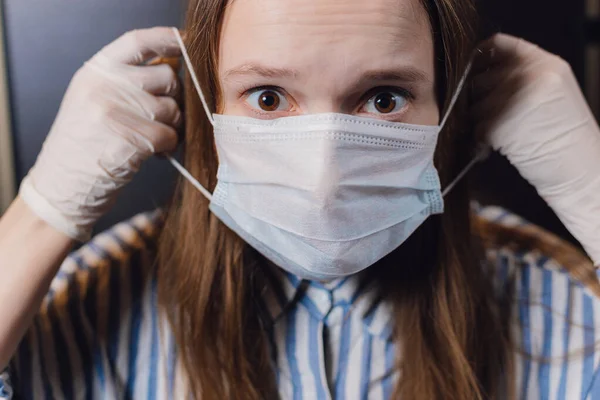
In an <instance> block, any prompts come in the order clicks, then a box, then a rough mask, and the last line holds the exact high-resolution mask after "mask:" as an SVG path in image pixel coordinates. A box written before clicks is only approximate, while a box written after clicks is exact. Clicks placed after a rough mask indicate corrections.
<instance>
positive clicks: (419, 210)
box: [170, 32, 477, 281]
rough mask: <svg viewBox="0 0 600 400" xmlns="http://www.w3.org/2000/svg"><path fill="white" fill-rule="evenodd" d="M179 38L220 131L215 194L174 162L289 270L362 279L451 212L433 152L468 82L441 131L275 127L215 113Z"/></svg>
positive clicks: (297, 120)
mask: <svg viewBox="0 0 600 400" xmlns="http://www.w3.org/2000/svg"><path fill="white" fill-rule="evenodd" d="M177 35H178V39H179V42H180V46H181V50H182V52H183V55H184V59H185V61H186V64H187V67H188V69H189V72H190V74H191V76H192V79H193V81H194V84H195V85H196V89H197V90H198V94H199V95H200V98H201V100H202V104H203V105H204V109H205V111H206V113H207V115H208V118H209V120H210V121H211V123H212V124H213V126H214V135H215V142H216V145H217V152H218V156H219V170H218V174H217V179H218V183H217V187H216V189H215V191H214V193H212V195H211V194H210V193H209V192H208V191H207V190H206V189H205V188H204V187H202V185H200V184H199V183H198V181H197V180H196V179H194V178H193V177H192V176H191V175H190V174H189V173H188V172H187V171H186V170H185V169H184V168H183V167H182V166H181V165H180V164H179V163H178V162H177V161H176V160H174V159H172V158H171V159H170V160H171V162H172V163H173V165H174V166H175V167H176V168H177V169H178V170H179V171H180V172H181V173H182V174H183V175H184V176H185V177H186V178H187V179H188V180H190V182H191V183H192V184H193V185H194V186H196V187H197V188H198V189H199V190H200V191H201V192H202V193H203V194H204V195H205V196H206V197H207V198H208V199H209V200H210V210H211V211H212V212H213V213H214V214H215V215H216V216H217V217H218V218H219V219H220V220H221V221H222V222H223V223H224V224H225V225H227V226H228V227H229V228H230V229H232V230H233V231H234V232H236V233H237V234H238V235H239V236H240V237H241V238H242V239H244V240H245V241H246V242H247V243H249V244H250V245H251V246H252V247H254V248H255V249H256V250H258V251H259V252H260V253H261V254H263V255H264V256H265V257H267V258H268V259H269V260H271V261H272V262H274V263H275V264H276V265H278V266H279V267H281V268H283V269H285V270H286V271H288V272H291V273H292V274H294V275H297V276H299V277H300V278H303V279H309V280H319V281H324V280H329V279H334V278H340V277H344V276H348V275H352V274H356V273H357V272H360V271H362V270H364V269H365V268H367V267H369V266H371V265H372V264H374V263H375V262H377V261H378V260H380V259H381V258H383V257H384V256H386V255H387V254H389V253H390V252H392V251H393V250H394V249H396V248H397V247H398V246H400V245H401V244H402V243H403V242H404V241H405V240H406V239H407V238H408V237H409V236H410V235H411V234H412V233H413V232H414V231H415V230H416V229H417V228H418V227H419V226H420V225H421V224H422V223H423V222H424V221H425V220H426V219H427V218H428V217H429V216H430V215H432V214H439V213H442V212H443V210H444V201H443V194H442V192H441V188H440V180H439V177H438V173H437V170H436V169H435V167H434V165H433V154H434V150H435V146H436V143H437V138H438V134H439V132H440V130H441V129H442V128H443V125H444V123H445V121H446V119H447V115H448V113H449V112H450V110H451V109H452V106H453V105H454V103H455V101H456V98H457V97H458V94H459V93H460V90H461V88H462V86H463V84H464V78H463V80H462V81H461V83H460V84H459V88H458V89H457V93H456V94H455V96H454V98H453V101H452V102H451V105H450V107H449V108H448V111H447V112H446V116H445V117H444V118H443V119H442V124H441V125H440V126H417V125H409V124H404V123H396V122H387V121H382V120H378V119H372V118H362V117H356V116H351V115H345V114H337V113H329V114H315V115H302V116H295V117H286V118H279V119H273V120H260V119H254V118H248V117H239V116H228V115H217V114H215V115H211V113H210V111H209V108H208V106H207V104H206V101H205V99H204V96H203V94H202V90H201V88H200V85H199V84H198V80H197V78H196V76H195V73H194V70H193V67H192V64H191V62H190V59H189V56H188V55H187V52H186V49H185V46H184V44H183V41H182V40H181V37H180V36H179V32H177ZM467 73H468V69H467V72H465V77H466V75H467ZM476 160H477V158H476V159H475V160H474V161H473V162H471V163H470V164H469V165H468V166H467V168H465V170H464V171H463V173H461V174H460V175H459V176H458V177H457V179H456V180H455V182H453V183H452V184H451V185H450V186H449V187H448V188H446V191H445V193H447V191H448V190H450V188H451V187H452V186H453V185H454V184H455V183H456V182H457V181H458V180H459V179H460V178H461V177H462V176H463V175H464V173H465V172H466V171H467V170H468V169H469V168H471V166H472V165H473V164H474V162H475V161H476ZM445 193H444V194H445Z"/></svg>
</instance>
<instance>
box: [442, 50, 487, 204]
mask: <svg viewBox="0 0 600 400" xmlns="http://www.w3.org/2000/svg"><path fill="white" fill-rule="evenodd" d="M475 56H476V53H475V52H474V53H473V54H472V55H471V59H470V60H469V62H468V63H467V66H466V68H465V72H464V73H463V75H462V77H461V78H460V81H459V82H458V85H457V86H456V90H455V91H454V95H453V96H452V98H451V99H450V104H449V105H448V109H447V110H446V113H445V115H444V118H442V122H441V124H440V131H441V130H442V129H444V126H446V122H448V118H449V117H450V115H451V114H452V110H453V108H454V106H455V105H456V102H457V101H458V98H459V97H460V94H461V93H462V90H463V88H464V87H465V83H466V82H467V78H468V77H469V73H470V72H471V68H472V67H473V60H474V59H475ZM489 154H490V149H489V147H488V146H481V147H480V148H478V150H477V154H476V155H475V157H474V158H473V159H472V160H471V161H470V162H469V164H467V166H466V167H465V168H463V170H462V171H461V172H460V173H459V174H458V176H457V177H456V178H454V180H452V182H450V184H449V185H448V186H446V188H445V189H444V191H443V192H442V196H443V197H445V196H446V195H447V194H448V193H450V191H451V190H452V189H453V188H454V187H455V186H456V185H457V184H458V182H460V180H461V179H462V178H464V176H465V175H466V174H467V173H468V172H469V171H470V170H471V169H472V168H473V167H474V166H475V164H477V163H478V162H480V161H483V160H485V159H486V158H487V157H488V156H489Z"/></svg>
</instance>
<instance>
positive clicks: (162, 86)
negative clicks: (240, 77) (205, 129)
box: [19, 28, 182, 241]
mask: <svg viewBox="0 0 600 400" xmlns="http://www.w3.org/2000/svg"><path fill="white" fill-rule="evenodd" d="M179 56H180V48H179V46H178V43H177V39H176V37H175V34H174V32H173V30H172V28H152V29H144V30H138V31H131V32H128V33H126V34H125V35H123V36H122V37H120V38H119V39H117V40H116V41H114V42H113V43H111V44H109V45H108V46H106V47H105V48H103V49H102V50H101V51H100V52H99V53H98V54H96V55H95V56H94V57H93V58H92V59H91V60H90V61H88V62H86V63H85V65H84V66H83V67H82V68H81V69H80V70H79V71H78V72H77V73H76V74H75V76H74V77H73V80H72V81H71V84H70V85H69V88H68V90H67V93H66V95H65V97H64V99H63V102H62V104H61V107H60V110H59V113H58V116H57V118H56V120H55V122H54V125H53V126H52V129H51V131H50V134H49V135H48V137H47V139H46V141H45V143H44V146H43V148H42V151H41V153H40V155H39V156H38V159H37V161H36V163H35V165H34V166H33V168H32V169H31V170H30V171H29V174H28V175H27V177H26V178H25V179H24V181H23V183H22V185H21V188H20V191H19V196H20V197H21V199H22V200H23V201H24V202H25V203H26V204H27V205H28V206H29V207H30V208H31V210H32V211H33V212H34V213H35V214H36V215H37V216H38V217H40V218H41V219H42V220H44V221H46V223H48V224H49V225H50V226H52V227H53V228H54V229H56V230H58V231H60V232H62V233H64V234H66V235H67V236H69V237H71V238H73V239H76V240H82V241H83V240H87V239H88V238H89V235H90V232H91V230H92V227H93V225H94V223H95V222H96V221H97V220H98V218H100V217H101V216H102V215H103V214H104V213H105V212H106V211H107V210H108V209H109V208H110V207H111V205H112V204H113V202H114V200H115V196H116V194H117V192H118V191H119V189H121V188H122V187H123V186H124V185H125V184H127V183H128V182H129V181H130V180H131V179H132V177H133V175H134V174H135V173H136V172H137V171H138V169H139V168H140V165H141V163H142V162H143V161H144V160H146V159H147V158H148V157H149V156H151V155H152V154H155V153H164V152H170V151H173V150H174V149H175V148H176V146H177V141H178V139H177V133H176V128H177V127H178V125H179V124H180V123H181V119H182V118H181V112H180V109H179V107H178V104H177V102H176V101H175V99H174V97H175V96H176V95H177V94H178V91H179V82H178V78H177V74H176V73H175V72H174V71H173V69H172V68H171V67H170V66H169V65H167V64H162V65H152V66H149V65H144V64H146V63H147V62H148V61H149V60H151V59H153V58H155V57H179Z"/></svg>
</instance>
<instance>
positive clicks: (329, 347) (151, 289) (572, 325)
mask: <svg viewBox="0 0 600 400" xmlns="http://www.w3.org/2000/svg"><path fill="white" fill-rule="evenodd" d="M480 214H481V215H482V216H483V217H485V218H487V219H489V220H493V221H495V223H498V224H504V225H508V226H511V225H523V224H525V222H524V221H523V220H521V219H520V218H518V217H516V216H514V215H512V214H509V213H507V212H505V211H503V210H501V209H499V208H493V207H488V208H484V209H482V210H480ZM160 221H161V216H160V214H159V213H149V214H142V215H139V216H137V217H135V218H133V219H132V220H130V221H128V222H125V223H121V224H119V225H117V226H115V227H114V228H113V229H111V230H110V231H108V232H106V233H104V234H101V235H99V236H97V237H96V238H95V239H93V240H92V241H91V242H90V243H88V244H87V245H85V246H84V247H82V248H81V249H79V250H78V251H76V252H75V253H74V254H72V255H71V256H70V257H69V258H68V259H67V260H66V261H65V262H64V264H63V266H62V267H61V269H60V272H59V273H58V275H57V277H56V278H55V280H54V281H53V283H52V285H51V289H50V291H49V293H48V295H47V296H46V298H45V300H44V302H43V305H42V307H41V310H40V312H39V313H38V315H37V317H36V318H35V321H34V323H33V325H32V326H31V328H30V330H29V331H28V333H27V335H26V336H25V338H24V339H23V341H22V343H21V344H20V347H19V349H18V351H17V353H16V354H15V356H14V358H13V360H12V361H11V363H10V365H9V367H8V369H7V370H6V371H4V372H3V373H1V374H0V399H16V398H25V399H43V398H51V399H118V398H132V399H181V398H184V397H186V394H185V384H184V378H183V377H184V373H183V370H182V367H181V365H180V364H179V363H178V357H177V349H176V346H175V343H174V339H173V336H172V334H171V332H170V329H169V326H168V324H167V323H166V321H165V320H164V319H163V318H161V317H160V315H159V313H158V307H157V294H156V280H155V270H154V267H153V265H154V263H153V260H154V254H155V242H156V238H157V234H158V232H159V230H160V224H161V223H160ZM487 255H488V258H489V259H490V260H491V261H492V263H493V265H494V266H496V270H497V274H496V278H495V279H496V280H495V282H494V283H495V286H496V288H497V289H498V290H499V291H501V290H503V289H504V288H505V287H506V285H514V286H513V287H514V290H515V293H516V299H515V301H514V303H513V304H514V310H513V317H512V318H513V321H512V322H511V324H512V325H511V326H512V328H513V334H514V338H515V341H516V344H517V346H518V347H519V348H520V349H522V350H523V352H524V353H526V354H529V356H522V355H520V354H521V352H520V351H518V352H516V354H515V357H516V363H515V364H516V379H517V382H516V385H517V386H516V387H517V394H518V396H519V397H518V398H520V399H544V400H545V399H557V400H560V399H586V400H595V399H600V377H599V374H600V351H597V350H595V347H596V337H597V336H598V337H599V338H600V303H599V302H598V299H597V298H595V297H594V296H593V295H592V294H591V293H590V292H589V291H588V290H587V289H586V288H584V287H583V286H582V285H581V284H579V283H577V282H575V281H574V280H573V279H571V278H570V276H569V275H568V274H567V273H566V271H565V270H564V269H563V268H562V267H561V265H560V264H559V263H558V262H557V261H556V260H554V259H551V258H548V257H547V256H545V255H544V254H541V253H540V252H536V251H530V252H521V253H519V252H515V251H512V250H510V249H509V248H504V247H499V248H494V249H489V250H488V254H487ZM269 274H270V278H271V279H273V280H274V282H276V284H275V285H272V286H273V289H272V290H268V291H266V292H265V294H264V298H263V300H264V308H265V311H266V314H267V315H268V316H269V318H270V319H271V324H270V325H268V326H269V328H268V331H267V332H266V333H267V337H268V338H269V341H270V346H271V350H272V351H271V353H272V357H273V361H274V365H275V371H274V373H275V376H276V379H277V384H278V388H279V394H280V397H281V398H282V399H319V400H320V399H373V400H378V399H388V398H390V396H391V393H392V390H393V387H394V384H395V382H396V380H397V379H400V377H399V373H398V372H397V371H394V367H393V365H394V361H395V356H396V352H395V345H394V342H393V341H392V340H391V339H392V338H391V330H392V329H391V320H392V318H391V309H390V305H389V304H387V303H386V302H385V301H382V300H380V299H379V298H378V296H377V294H378V293H377V292H378V291H377V288H376V287H373V286H370V285H364V284H362V285H361V282H360V279H359V278H358V277H349V278H345V279H341V280H337V281H335V282H333V283H330V284H327V285H322V284H318V283H315V282H307V281H302V280H300V279H297V278H296V277H294V276H291V275H288V274H286V273H284V272H283V271H280V270H277V271H271V272H270V273H269ZM597 332H598V334H597ZM565 355H569V357H565ZM597 377H598V379H596V378H597Z"/></svg>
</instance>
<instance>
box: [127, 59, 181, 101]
mask: <svg viewBox="0 0 600 400" xmlns="http://www.w3.org/2000/svg"><path fill="white" fill-rule="evenodd" d="M125 74H126V75H127V78H128V80H129V81H130V82H132V83H133V84H135V85H136V86H137V87H139V88H140V89H142V90H144V91H146V92H148V93H150V94H153V95H155V96H171V97H175V96H177V95H178V94H179V91H180V87H181V85H180V83H179V77H178V76H177V74H176V73H175V71H173V69H172V68H171V67H170V66H169V65H167V64H162V65H154V66H143V67H133V66H127V69H126V70H125Z"/></svg>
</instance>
